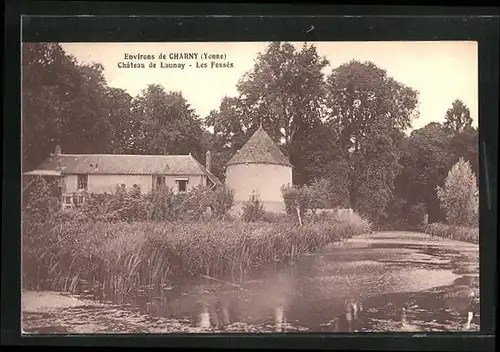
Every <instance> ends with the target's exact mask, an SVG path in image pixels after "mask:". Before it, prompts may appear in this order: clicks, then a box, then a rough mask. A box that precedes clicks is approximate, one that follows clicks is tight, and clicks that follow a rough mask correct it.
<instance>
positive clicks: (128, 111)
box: [105, 88, 139, 154]
mask: <svg viewBox="0 0 500 352" xmlns="http://www.w3.org/2000/svg"><path fill="white" fill-rule="evenodd" d="M105 96H106V102H107V104H106V109H107V114H108V122H109V124H110V125H111V130H112V135H113V136H112V138H111V140H110V142H109V144H108V145H107V147H106V152H108V153H111V154H134V153H135V152H136V145H135V143H136V141H135V139H134V136H135V134H136V132H137V131H138V129H139V124H138V121H137V120H136V119H134V118H133V115H132V97H131V96H130V95H129V94H128V93H127V92H126V91H125V90H123V89H119V88H108V89H107V90H106V92H105Z"/></svg>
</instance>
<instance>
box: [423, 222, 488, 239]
mask: <svg viewBox="0 0 500 352" xmlns="http://www.w3.org/2000/svg"><path fill="white" fill-rule="evenodd" d="M424 231H425V233H427V234H429V235H431V236H436V237H441V238H449V239H452V240H457V241H464V242H470V243H475V244H478V243H479V228H478V227H466V226H455V225H447V224H440V223H433V224H429V225H426V226H425V227H424Z"/></svg>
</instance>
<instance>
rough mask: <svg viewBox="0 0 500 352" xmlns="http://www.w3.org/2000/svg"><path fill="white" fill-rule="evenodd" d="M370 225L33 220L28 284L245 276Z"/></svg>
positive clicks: (26, 254) (93, 286)
mask: <svg viewBox="0 0 500 352" xmlns="http://www.w3.org/2000/svg"><path fill="white" fill-rule="evenodd" d="M368 230H369V224H368V223H367V222H366V221H364V220H362V219H361V218H359V217H358V216H357V215H356V214H353V215H352V216H351V217H349V218H346V217H344V218H342V219H341V218H330V219H316V220H314V221H309V222H307V223H305V224H304V226H299V225H298V224H297V223H296V222H294V221H292V220H291V219H287V218H282V219H274V220H273V221H271V222H269V221H267V222H264V221H261V222H254V223H245V222H242V221H227V222H224V221H210V222H201V221H197V222H138V223H125V222H121V223H105V222H79V221H64V222H58V223H56V224H47V225H37V226H31V227H30V226H25V230H24V232H23V286H24V287H26V288H35V289H50V290H56V291H72V292H74V291H79V290H91V291H95V290H99V291H102V292H107V293H110V294H115V295H116V294H128V293H130V292H133V291H134V290H137V289H139V288H141V287H145V286H149V287H162V286H164V285H170V284H171V283H172V282H173V281H176V280H181V279H182V278H184V277H186V275H192V276H199V275H206V276H210V277H214V278H221V279H225V280H231V281H238V280H242V279H244V278H245V275H246V274H247V273H248V272H249V271H250V270H252V269H253V268H258V267H259V266H261V265H265V264H270V263H288V262H291V261H294V260H295V259H296V258H297V257H298V256H300V255H302V254H304V253H306V252H312V251H315V250H318V249H320V248H321V247H323V246H324V245H326V244H328V243H330V242H334V241H339V240H341V239H344V238H349V237H352V236H354V235H356V234H362V233H365V232H367V231H368Z"/></svg>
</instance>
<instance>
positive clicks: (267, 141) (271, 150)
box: [226, 126, 292, 166]
mask: <svg viewBox="0 0 500 352" xmlns="http://www.w3.org/2000/svg"><path fill="white" fill-rule="evenodd" d="M250 163H259V164H276V165H283V166H292V165H291V163H290V161H289V160H288V158H287V157H286V156H285V154H284V153H283V152H282V151H281V149H280V148H279V147H278V145H277V144H276V143H275V142H274V141H273V139H272V138H271V137H270V136H269V134H268V133H267V132H266V131H265V130H264V128H263V127H262V126H259V128H257V130H256V131H255V132H254V133H253V134H252V135H251V136H250V138H248V140H247V142H246V143H245V144H244V145H243V146H242V147H241V149H240V150H238V151H237V152H236V153H235V154H234V155H233V156H232V158H231V159H229V161H228V162H227V164H226V165H231V164H250Z"/></svg>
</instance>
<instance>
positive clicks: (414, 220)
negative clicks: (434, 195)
mask: <svg viewBox="0 0 500 352" xmlns="http://www.w3.org/2000/svg"><path fill="white" fill-rule="evenodd" d="M426 214H427V208H426V206H425V204H424V203H417V204H415V205H413V206H412V207H411V208H410V211H409V213H408V226H409V227H410V228H411V229H420V228H421V227H422V226H423V225H424V221H425V215H426Z"/></svg>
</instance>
